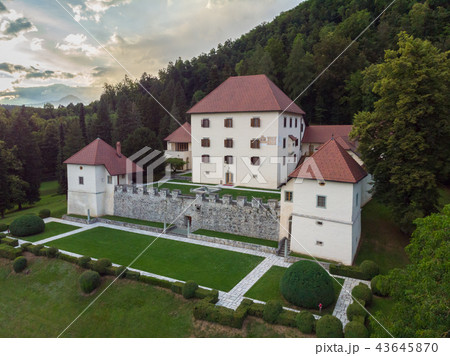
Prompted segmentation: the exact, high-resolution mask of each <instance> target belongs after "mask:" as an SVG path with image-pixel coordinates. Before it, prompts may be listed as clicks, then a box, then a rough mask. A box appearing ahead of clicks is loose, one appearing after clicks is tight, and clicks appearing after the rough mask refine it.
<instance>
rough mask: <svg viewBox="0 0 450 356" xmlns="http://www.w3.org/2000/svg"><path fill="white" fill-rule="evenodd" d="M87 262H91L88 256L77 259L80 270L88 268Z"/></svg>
mask: <svg viewBox="0 0 450 356" xmlns="http://www.w3.org/2000/svg"><path fill="white" fill-rule="evenodd" d="M89 262H91V258H90V257H89V256H83V257H79V258H78V265H79V266H80V267H82V268H89Z"/></svg>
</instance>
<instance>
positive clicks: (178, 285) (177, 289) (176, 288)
mask: <svg viewBox="0 0 450 356" xmlns="http://www.w3.org/2000/svg"><path fill="white" fill-rule="evenodd" d="M183 286H184V283H183V282H173V283H172V287H170V289H171V291H172V292H174V293H177V294H181V293H183Z"/></svg>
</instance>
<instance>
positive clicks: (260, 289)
mask: <svg viewBox="0 0 450 356" xmlns="http://www.w3.org/2000/svg"><path fill="white" fill-rule="evenodd" d="M285 272H286V268H284V267H279V266H272V267H271V268H270V269H269V270H268V271H267V272H266V273H265V274H264V275H263V276H262V277H261V278H260V279H259V281H258V282H256V283H255V284H254V285H253V287H252V288H250V290H249V291H248V292H247V293H246V294H245V296H246V297H248V298H252V299H257V300H261V301H263V302H268V301H270V300H278V301H280V302H281V303H282V304H283V305H284V306H286V307H289V308H294V309H301V310H309V311H311V312H312V313H314V314H320V313H319V311H318V310H314V309H305V308H298V307H296V306H294V305H292V304H290V303H289V302H287V301H286V300H285V299H284V298H283V296H282V295H281V292H280V281H281V278H282V277H283V274H284V273H285ZM337 281H338V282H339V283H338V282H336V281H335V280H334V279H333V285H334V292H335V303H333V304H332V305H330V306H328V307H327V308H324V309H322V313H321V314H322V315H323V314H332V313H333V310H334V306H335V305H336V301H337V299H338V297H339V293H340V292H341V289H342V287H341V285H342V284H343V283H344V279H342V278H337Z"/></svg>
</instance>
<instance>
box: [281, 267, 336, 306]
mask: <svg viewBox="0 0 450 356" xmlns="http://www.w3.org/2000/svg"><path fill="white" fill-rule="evenodd" d="M280 289H281V294H282V295H283V297H284V298H285V299H286V300H287V301H288V302H290V303H292V304H294V305H297V306H299V307H304V308H314V309H318V308H319V304H322V306H323V307H327V306H329V305H330V304H332V303H333V302H334V299H335V296H334V287H333V280H332V278H331V277H330V275H329V274H328V273H327V272H326V271H325V270H324V269H323V268H322V267H321V266H320V265H319V264H317V263H315V262H312V261H299V262H296V263H294V264H293V265H292V266H291V267H289V268H288V269H287V270H286V272H285V273H284V275H283V277H282V278H281V282H280Z"/></svg>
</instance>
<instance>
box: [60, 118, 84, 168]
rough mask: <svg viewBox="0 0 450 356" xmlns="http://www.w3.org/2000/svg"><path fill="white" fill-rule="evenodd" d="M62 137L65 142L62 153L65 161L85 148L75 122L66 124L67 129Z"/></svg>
mask: <svg viewBox="0 0 450 356" xmlns="http://www.w3.org/2000/svg"><path fill="white" fill-rule="evenodd" d="M64 136H65V141H64V149H63V153H64V159H65V160H66V159H68V158H69V157H71V156H73V155H74V154H75V153H77V152H78V151H79V150H81V149H82V148H83V147H84V146H85V144H84V139H83V135H82V133H81V128H80V126H79V124H78V121H77V120H71V121H70V122H69V123H68V124H67V129H66V131H65V133H64Z"/></svg>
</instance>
